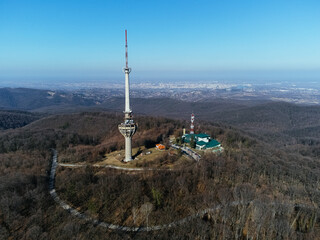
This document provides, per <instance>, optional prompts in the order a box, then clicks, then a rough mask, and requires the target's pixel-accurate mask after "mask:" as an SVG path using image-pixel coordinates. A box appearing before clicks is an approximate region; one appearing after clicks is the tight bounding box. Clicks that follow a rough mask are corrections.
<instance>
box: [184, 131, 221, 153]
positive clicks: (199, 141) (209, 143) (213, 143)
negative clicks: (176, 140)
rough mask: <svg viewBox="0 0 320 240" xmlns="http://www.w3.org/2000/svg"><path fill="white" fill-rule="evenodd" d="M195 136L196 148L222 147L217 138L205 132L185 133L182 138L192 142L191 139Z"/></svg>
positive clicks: (186, 141)
mask: <svg viewBox="0 0 320 240" xmlns="http://www.w3.org/2000/svg"><path fill="white" fill-rule="evenodd" d="M192 138H194V140H195V142H196V149H200V150H203V149H220V148H221V144H220V143H219V142H218V141H217V140H215V139H211V137H210V135H208V134H205V133H199V134H185V135H183V136H182V139H183V140H184V142H185V143H190V141H191V139H192Z"/></svg>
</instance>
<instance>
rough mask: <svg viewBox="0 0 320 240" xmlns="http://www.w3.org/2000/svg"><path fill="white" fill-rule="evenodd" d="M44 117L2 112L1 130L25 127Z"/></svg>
mask: <svg viewBox="0 0 320 240" xmlns="http://www.w3.org/2000/svg"><path fill="white" fill-rule="evenodd" d="M42 116H43V115H40V114H35V113H30V112H23V111H2V110H0V130H1V129H2V130H5V129H9V128H19V127H23V126H25V125H27V124H29V123H31V122H33V121H35V120H38V119H40V118H41V117H42Z"/></svg>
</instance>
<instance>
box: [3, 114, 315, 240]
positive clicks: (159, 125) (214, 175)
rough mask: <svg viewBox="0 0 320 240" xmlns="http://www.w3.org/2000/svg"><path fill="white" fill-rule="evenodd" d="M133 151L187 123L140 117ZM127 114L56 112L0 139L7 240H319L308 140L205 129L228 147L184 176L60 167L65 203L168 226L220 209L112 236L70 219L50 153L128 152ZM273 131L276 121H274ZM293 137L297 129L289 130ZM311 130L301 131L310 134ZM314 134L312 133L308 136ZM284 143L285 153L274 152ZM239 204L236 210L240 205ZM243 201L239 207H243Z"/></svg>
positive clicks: (89, 157)
mask: <svg viewBox="0 0 320 240" xmlns="http://www.w3.org/2000/svg"><path fill="white" fill-rule="evenodd" d="M135 120H136V122H137V123H138V124H139V131H138V132H137V134H136V135H135V137H134V139H133V145H134V146H138V145H148V146H154V145H155V144H156V143H160V142H162V143H164V142H165V141H167V139H168V136H169V135H171V134H174V133H175V134H176V135H178V134H179V132H177V129H181V128H182V126H186V125H187V124H186V123H185V122H182V121H175V120H169V119H164V118H151V117H136V118H135ZM121 121H122V114H121V115H120V114H119V115H118V114H108V113H82V114H71V115H57V116H51V117H48V118H45V119H42V120H39V121H37V122H35V123H33V124H32V125H30V126H26V127H24V128H22V129H16V130H7V131H5V132H2V133H0V176H1V177H0V192H1V196H0V236H3V238H4V239H6V238H9V237H12V238H13V239H24V238H25V239H92V238H93V239H129V238H137V239H151V238H158V239H168V238H171V239H185V238H191V239H196V238H200V237H202V238H212V239H317V238H318V237H319V236H320V232H319V212H318V211H317V206H319V204H320V190H319V187H320V186H319V182H320V177H319V176H320V161H319V158H318V156H319V155H317V154H318V153H317V150H316V148H315V146H318V145H317V144H319V143H318V142H317V136H313V138H314V140H313V141H314V142H312V141H311V140H310V141H307V140H305V141H304V142H301V141H302V138H303V139H306V137H307V135H303V134H301V133H300V132H294V133H292V132H290V133H288V134H290V139H296V141H290V142H287V141H286V139H287V136H288V135H286V134H285V135H280V134H279V133H277V134H279V135H280V136H282V137H283V138H281V137H280V138H277V141H276V143H275V142H270V141H269V137H268V136H270V135H265V134H264V133H265V132H264V133H263V134H261V135H258V131H255V132H254V133H253V132H250V133H249V134H247V133H244V132H243V131H241V130H237V129H235V128H232V127H227V126H224V125H217V124H211V123H206V124H203V123H202V124H201V128H199V129H197V130H198V131H200V130H201V131H203V132H207V133H209V134H211V135H212V136H214V137H215V138H217V139H218V140H219V141H220V142H222V145H223V146H224V148H225V152H224V153H223V154H222V155H219V156H218V155H214V154H206V155H205V156H203V158H202V159H201V161H200V163H198V164H196V163H195V164H193V165H192V166H186V168H184V169H181V170H180V171H174V172H169V171H168V172H166V171H154V172H143V173H140V174H128V173H126V172H123V171H116V170H107V169H103V170H102V169H96V168H94V169H93V168H83V169H68V168H62V167H59V168H58V173H57V179H56V188H57V192H58V193H59V194H60V197H61V198H62V199H64V200H65V201H67V202H68V203H70V204H71V205H72V206H74V207H77V208H79V209H80V210H81V211H84V212H87V213H88V214H90V215H92V216H95V217H96V218H98V219H100V220H105V221H108V222H112V223H118V224H124V225H128V226H146V225H147V224H148V225H154V224H165V223H169V222H171V221H175V220H179V219H181V218H183V217H186V216H188V215H190V214H193V213H195V212H197V211H198V210H202V209H205V208H214V206H218V205H219V206H221V208H217V209H216V210H214V211H210V212H209V213H208V214H206V215H204V216H202V217H201V218H195V219H193V220H191V221H190V222H188V223H186V224H184V225H182V226H177V227H174V228H172V229H167V230H160V231H156V232H148V233H135V234H128V233H121V232H110V231H106V230H105V229H102V228H100V227H95V226H94V225H91V224H89V223H85V222H83V221H82V220H78V219H76V218H74V217H71V216H69V215H68V213H67V212H66V211H64V210H63V209H60V208H59V206H58V205H56V204H55V202H54V201H53V200H51V198H50V195H49V194H48V182H47V181H48V170H49V167H50V158H51V155H50V151H49V149H50V148H57V150H58V152H59V161H65V162H79V161H89V162H90V161H97V160H99V159H101V158H102V157H103V155H104V154H105V153H107V152H110V151H114V150H119V149H122V148H123V138H122V136H121V134H120V133H118V130H117V125H118V123H119V122H121ZM266 126H267V125H266ZM286 131H288V130H286ZM301 131H302V130H301ZM306 131H309V130H306ZM275 146H278V147H275ZM232 203H234V204H232ZM235 203H236V204H235Z"/></svg>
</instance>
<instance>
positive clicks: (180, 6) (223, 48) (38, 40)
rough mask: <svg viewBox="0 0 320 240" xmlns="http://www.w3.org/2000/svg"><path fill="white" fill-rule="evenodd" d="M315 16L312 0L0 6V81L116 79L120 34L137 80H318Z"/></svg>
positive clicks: (319, 35) (4, 0)
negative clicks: (304, 77)
mask: <svg viewBox="0 0 320 240" xmlns="http://www.w3.org/2000/svg"><path fill="white" fill-rule="evenodd" d="M319 13H320V1H316V0H304V1H297V0H287V1H286V0H259V1H257V0H251V1H249V0H241V1H240V0H226V1H222V0H220V1H214V0H211V1H201V0H199V1H196V0H194V1H188V0H185V1H173V0H171V1H166V0H161V1H155V0H154V1H151V0H149V1H139V0H136V1H133V0H128V1H121V0H113V1H111V0H110V1H107V0H103V1H102V0H101V1H98V0H92V1H79V0H77V1H74V0H65V1H60V0H54V1H53V0H52V1H50V0H47V1H43V0H41V1H40V0H39V1H34V0H28V1H18V0H0V78H1V79H12V81H14V80H15V79H36V78H44V79H45V78H47V79H59V80H63V79H83V80H87V81H91V80H97V79H101V80H104V79H106V80H108V79H109V80H110V79H120V78H122V77H123V76H122V72H121V69H122V67H123V66H124V62H125V60H124V30H125V29H128V43H129V65H130V66H131V67H132V68H133V71H132V75H133V76H135V77H136V78H137V79H139V80H141V81H143V80H144V79H151V80H152V79H154V80H158V79H169V80H170V79H189V80H190V79H192V78H194V79H196V80H201V79H205V80H219V79H223V78H234V79H237V78H244V79H245V78H252V79H255V78H257V79H258V78H261V77H263V75H265V76H267V75H268V76H272V78H274V79H277V78H279V79H280V80H281V79H284V78H287V79H286V80H288V78H290V76H292V77H295V76H297V74H296V73H297V72H299V74H300V75H299V74H298V75H299V76H301V75H302V76H303V73H306V76H309V77H310V76H311V78H313V79H318V80H319V81H320V30H319V29H320V14H319ZM284 76H285V77H284ZM217 78H219V79H217Z"/></svg>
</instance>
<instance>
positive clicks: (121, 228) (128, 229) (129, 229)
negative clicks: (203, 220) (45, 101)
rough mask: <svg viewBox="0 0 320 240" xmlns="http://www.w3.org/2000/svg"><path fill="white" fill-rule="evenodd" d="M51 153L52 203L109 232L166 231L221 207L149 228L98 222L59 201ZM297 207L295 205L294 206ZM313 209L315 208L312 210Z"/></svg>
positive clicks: (54, 153)
mask: <svg viewBox="0 0 320 240" xmlns="http://www.w3.org/2000/svg"><path fill="white" fill-rule="evenodd" d="M52 151H53V157H52V165H51V170H50V178H49V191H50V195H51V196H52V198H53V199H54V201H55V202H56V203H57V204H59V205H60V206H61V207H62V208H63V209H65V210H66V211H68V212H69V213H70V214H71V215H73V216H75V217H78V218H80V219H84V220H85V221H88V222H91V223H92V224H93V225H95V226H101V227H104V228H107V229H111V230H119V231H125V232H139V231H142V232H143V231H156V230H161V229H166V228H171V227H174V226H177V225H181V224H184V223H187V222H188V221H190V220H192V219H194V218H197V217H203V216H204V215H205V214H207V213H209V212H213V211H216V210H218V209H221V208H222V205H220V204H217V205H215V206H214V207H212V208H207V209H204V210H201V211H199V212H197V213H195V214H193V215H190V216H188V217H185V218H182V219H180V220H177V221H174V222H171V223H168V224H163V225H156V226H150V227H129V226H122V225H116V224H112V223H107V222H103V221H99V220H97V219H94V218H92V217H90V216H88V215H87V214H85V213H81V212H79V211H78V210H77V209H75V208H73V207H71V206H70V205H69V204H67V203H66V202H64V201H63V200H61V199H60V197H59V196H58V194H57V192H56V189H55V176H56V169H57V167H58V165H59V164H58V153H57V150H55V149H52ZM73 165H74V164H60V166H65V167H68V166H70V167H74V166H73ZM84 166H86V165H77V167H84ZM111 167H112V168H115V169H120V170H128V171H131V169H128V168H122V167H114V166H111ZM135 170H136V169H135ZM252 203H253V201H250V202H248V203H246V204H252ZM239 204H243V203H241V202H240V201H234V202H231V203H230V204H229V205H230V206H236V205H239ZM289 205H290V206H291V207H293V204H288V206H289ZM295 206H297V205H295ZM298 206H301V207H309V208H310V206H306V205H298ZM313 209H315V208H313Z"/></svg>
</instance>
